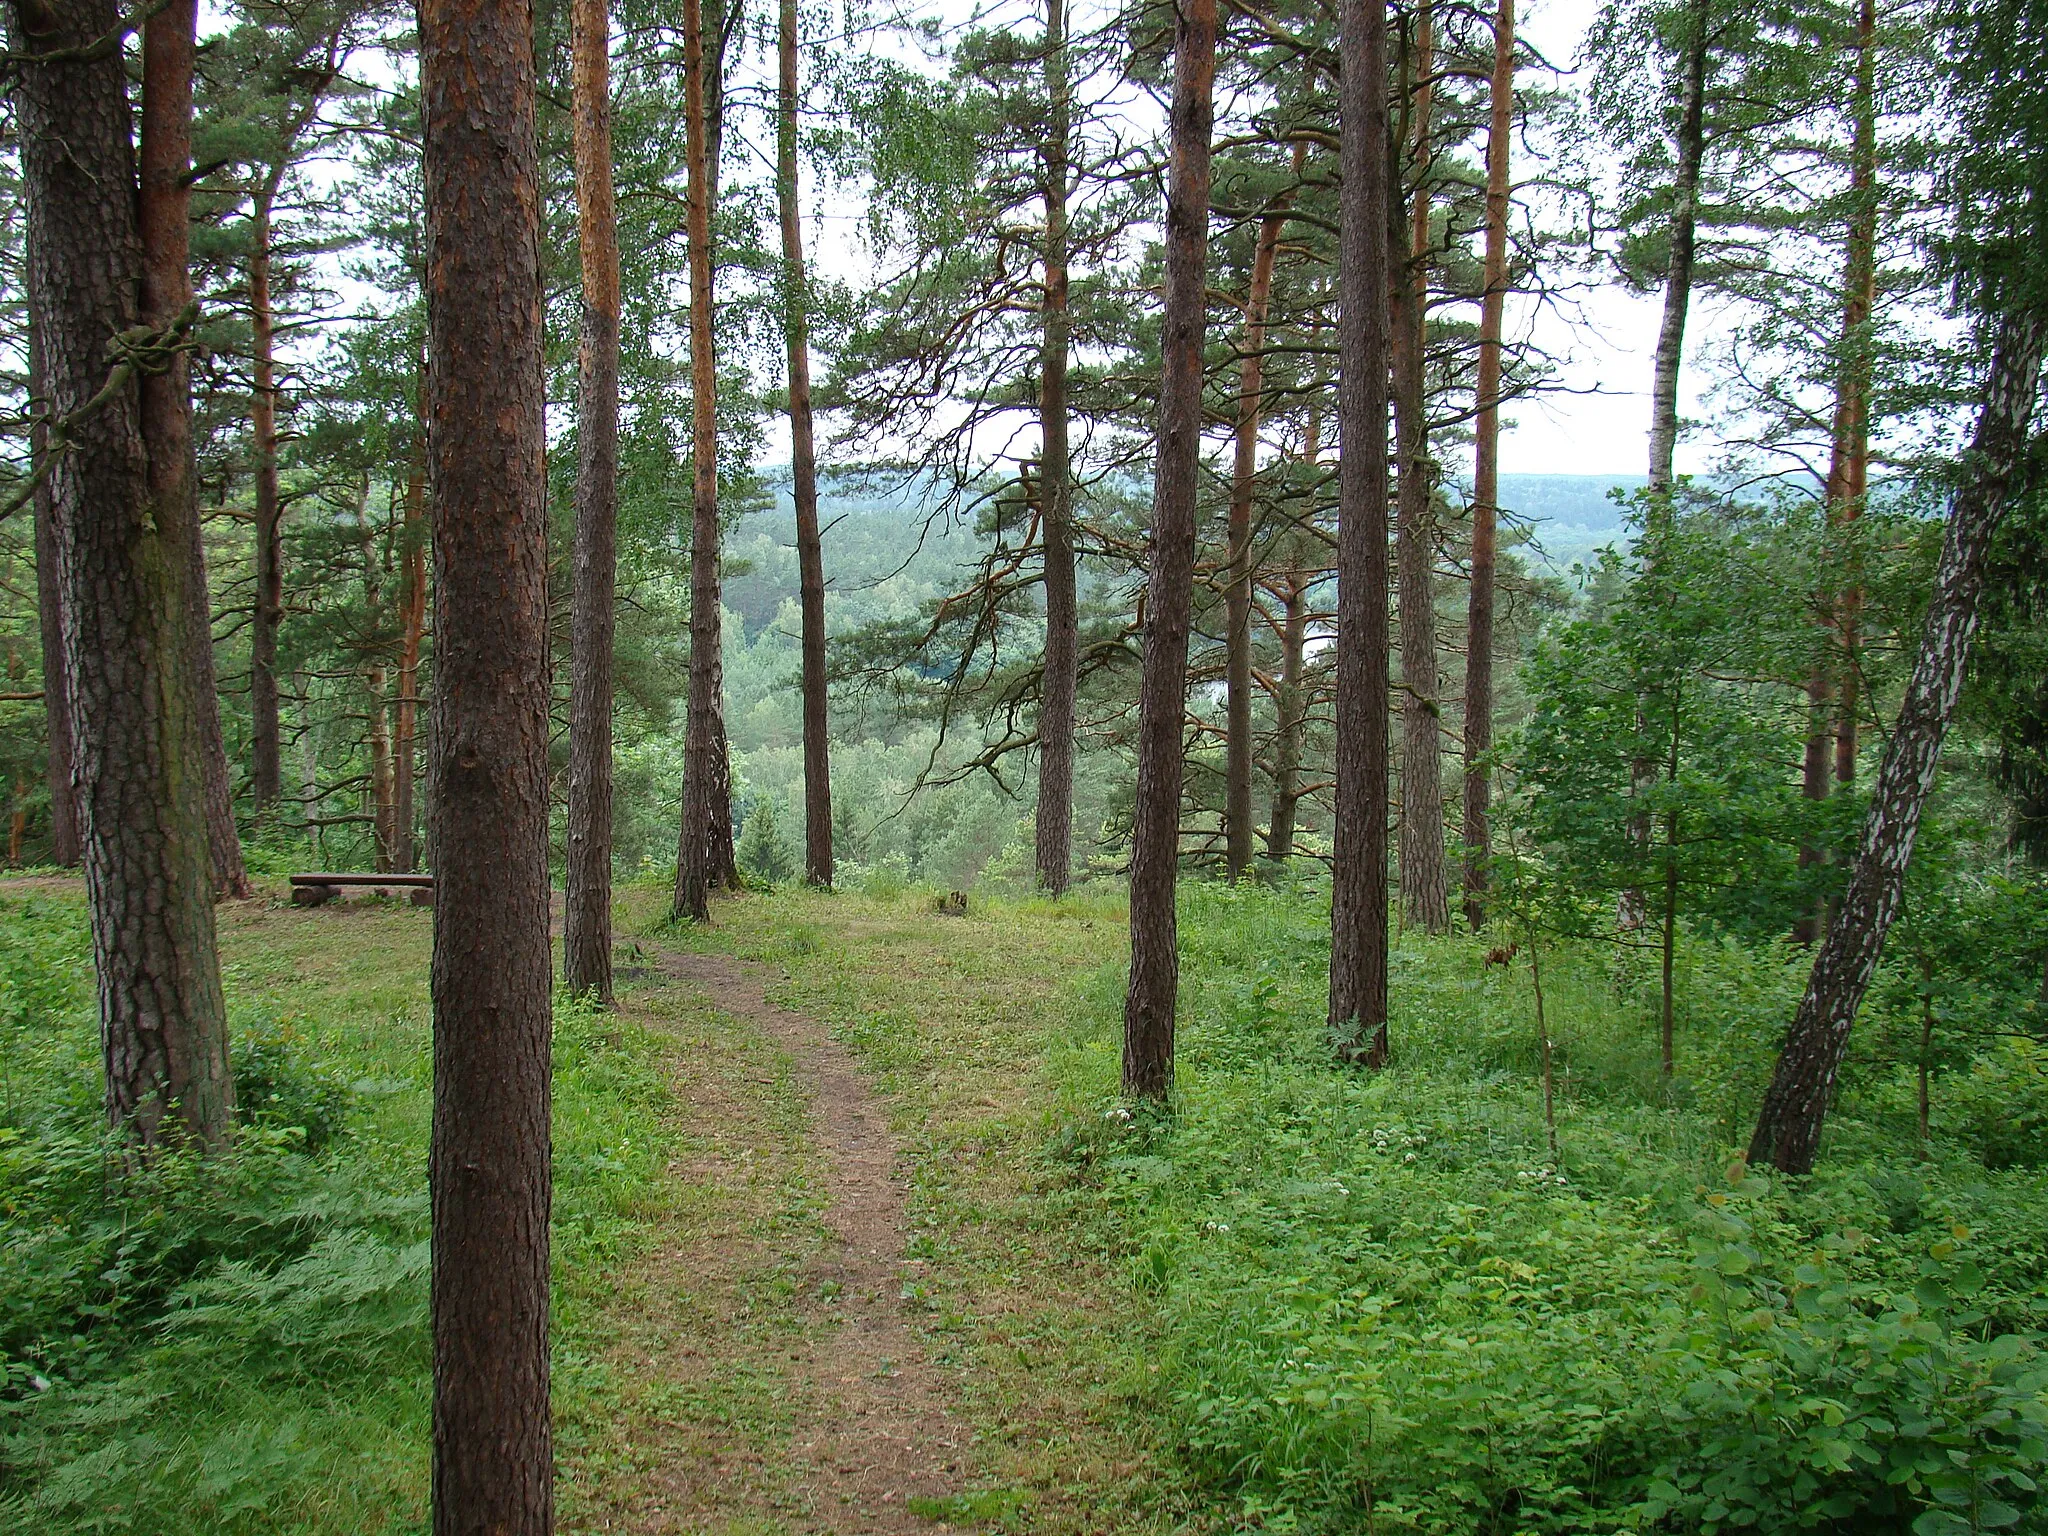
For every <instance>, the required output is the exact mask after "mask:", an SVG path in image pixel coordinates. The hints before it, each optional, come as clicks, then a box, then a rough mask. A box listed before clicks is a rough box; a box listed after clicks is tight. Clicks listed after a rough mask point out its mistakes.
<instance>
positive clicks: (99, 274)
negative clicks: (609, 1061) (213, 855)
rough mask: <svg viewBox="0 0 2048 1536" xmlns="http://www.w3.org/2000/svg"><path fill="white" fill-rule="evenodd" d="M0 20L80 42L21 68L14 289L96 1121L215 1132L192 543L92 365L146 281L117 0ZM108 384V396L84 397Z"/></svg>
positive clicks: (111, 386) (53, 39)
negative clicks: (22, 278)
mask: <svg viewBox="0 0 2048 1536" xmlns="http://www.w3.org/2000/svg"><path fill="white" fill-rule="evenodd" d="M167 14H168V13H166V15H167ZM190 16H191V12H190V10H189V9H187V10H186V11H185V13H184V17H185V19H186V21H187V22H189V19H190ZM158 19H162V18H161V17H160V18H158ZM8 21H9V31H10V34H11V36H10V44H11V46H12V48H13V50H14V51H15V52H16V53H17V54H41V53H55V52H59V51H70V52H73V53H74V56H73V57H71V58H68V59H65V60H61V61H56V62H49V63H36V62H33V61H29V60H24V61H22V62H20V63H18V64H17V65H16V66H15V67H16V69H17V70H18V71H19V73H18V74H17V76H16V80H17V85H16V87H15V91H14V101H15V110H16V112H17V113H18V114H19V133H20V138H19V144H20V155H21V168H22V180H23V184H24V187H25V189H26V192H27V203H28V231H27V242H26V254H27V272H28V297H29V304H30V307H31V309H32V310H33V312H34V313H35V315H36V318H37V323H38V335H39V341H40V344H41V352H42V364H43V375H44V379H45V390H46V398H47V401H48V412H49V414H50V415H51V417H52V418H53V419H54V420H55V421H56V422H57V423H58V427H57V428H56V429H53V430H52V431H51V433H50V441H49V448H48V451H49V452H50V453H52V454H53V455H55V456H56V459H55V462H54V464H53V465H52V467H51V472H50V476H49V485H50V493H51V510H52V517H51V522H52V531H53V539H52V543H53V544H54V546H55V547H54V551H53V553H54V560H53V562H52V563H53V565H54V568H55V571H56V573H57V579H58V584H59V589H60V591H61V594H62V604H63V615H62V631H63V649H64V652H65V659H66V661H67V663H68V664H69V666H70V669H71V687H70V701H71V703H72V705H73V726H74V732H75V735H74V748H75V751H76V754H77V756H76V762H75V764H74V773H75V782H76V785H77V788H78V813H79V820H80V832H81V837H82V842H83V862H84V865H85V886H86V899H87V905H88V909H89V912H90V915H91V926H92V942H93V962H94V972H95V975H96V977H97V979H98V984H99V1005H100V1044H101V1055H102V1060H103V1062H104V1064H105V1068H106V1108H107V1118H108V1120H109V1122H110V1123H111V1124H113V1125H115V1126H118V1127H125V1128H127V1129H129V1130H131V1131H132V1132H133V1133H134V1134H135V1135H137V1136H138V1137H140V1138H141V1139H142V1140H143V1141H144V1142H150V1141H154V1140H156V1139H157V1138H158V1137H159V1135H161V1134H163V1133H164V1132H165V1130H166V1129H167V1127H166V1126H165V1125H164V1121H165V1119H166V1117H167V1116H170V1115H173V1114H175V1116H176V1117H177V1121H178V1122H179V1124H180V1127H181V1130H182V1133H183V1134H184V1135H186V1136H188V1137H190V1138H191V1139H192V1140H194V1141H196V1142H198V1143H199V1144H201V1145H217V1144H219V1143H220V1142H222V1141H224V1140H225V1139H226V1137H227V1135H228V1132H229V1128H230V1125H231V1123H232V1117H233V1111H234V1088H233V1081H232V1079H231V1077H230V1076H229V1071H228V1053H227V1014H226V1009H225V1006H224V1004H223V1001H222V997H221V985H220V965H219V960H218V957H217V954H216V951H215V947H214V920H213V901H212V889H211V885H212V882H211V864H210V854H209V850H208V847H207V835H206V821H205V814H204V807H203V806H202V804H201V794H202V791H203V787H204V776H203V771H202V769H201V766H200V762H199V755H200V744H199V728H198V711H197V707H196V703H195V701H194V698H193V692H194V686H193V678H192V676H191V671H190V666H191V658H192V647H191V646H190V645H189V644H188V643H187V640H188V630H187V613H188V608H187V603H186V580H187V563H186V558H185V553H186V551H185V545H184V544H183V542H182V541H181V539H180V537H179V533H180V530H178V529H176V528H174V527H171V526H167V524H168V521H169V520H168V519H159V517H158V516H157V515H156V508H155V505H154V503H153V499H152V485H151V470H152V465H151V459H150V453H149V448H148V445H147V444H146V442H145V439H144V436H143V411H142V403H141V391H140V389H139V387H138V386H137V384H136V382H135V380H134V371H135V370H134V369H133V368H132V367H130V366H129V365H127V364H123V365H121V366H120V367H119V368H117V369H116V371H115V374H114V376H113V377H111V378H110V376H109V370H108V357H107V342H108V338H109V337H112V336H119V335H121V334H122V333H124V332H130V333H131V334H132V332H131V328H132V327H135V326H136V325H137V324H138V321H139V320H140V318H141V317H140V316H139V315H138V313H137V299H138V295H139V294H140V292H141V287H142V240H141V235H140V232H139V230H138V228H137V198H136V166H135V160H134V158H133V155H132V151H131V142H130V138H129V116H128V83H127V78H126V73H125V70H124V67H123V63H122V59H121V55H120V53H119V52H118V51H111V52H108V53H105V54H97V55H95V54H94V53H92V52H90V51H89V50H88V45H90V44H92V43H94V42H95V41H97V40H98V39H100V38H102V37H105V36H107V35H108V34H110V33H111V32H113V31H114V29H115V27H116V26H117V24H118V18H117V16H116V13H115V8H114V6H113V4H112V3H111V0H61V3H53V4H33V3H27V0H13V3H12V4H10V5H9V7H8ZM168 24H170V25H176V22H175V21H172V22H170V23H168ZM78 53H83V54H84V56H83V57H78V56H76V54H78ZM103 387H104V388H105V389H106V390H107V394H106V397H105V399H104V401H103V403H102V404H101V405H100V406H99V407H98V408H97V409H94V410H92V411H89V412H87V411H84V410H83V407H85V406H86V405H87V403H88V402H89V401H92V400H93V399H94V398H95V397H96V396H100V395H101V392H102V390H103ZM74 416H76V418H77V419H67V418H73V417H74Z"/></svg>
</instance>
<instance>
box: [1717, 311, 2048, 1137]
mask: <svg viewBox="0 0 2048 1536" xmlns="http://www.w3.org/2000/svg"><path fill="white" fill-rule="evenodd" d="M2044 329H2048V327H2044V324H2043V321H2042V317H2041V316H2039V315H2037V314H2033V313H2026V312H2022V313H2019V314H2010V315H2005V316H2001V317H2000V318H1999V320H1998V322H1997V326H1996V333H1995V337H1994V340H1993V345H1992V353H1991V366H1990V370H1989V374H1988V377H1987V378H1986V381H1985V385H1984V400H1983V404H1982V406H1981V408H1980V410H1979V413H1978V417H1977V431H1976V436H1975V440H1974V441H1973V442H1972V444H1971V448H1970V454H1969V457H1968V460H1967V461H1966V470H1965V473H1966V479H1965V480H1964V482H1963V484H1962V485H1961V487H1960V488H1959V489H1958V491H1957V493H1956V497H1955V503H1954V506H1953V508H1952V510H1951V511H1950V513H1949V521H1948V531H1947V534H1946V536H1945V537H1944V539H1943V541H1942V548H1941V561H1940V564H1939V565H1938V566H1937V567H1936V569H1935V575H1934V595H1933V598H1932V600H1931V601H1930V603H1929V604H1928V608H1927V619H1926V623H1925V625H1924V627H1923V628H1922V630H1921V634H1920V649H1919V653H1918V655H1917V656H1916V657H1915V659H1914V663H1913V675H1912V678H1911V680H1910V681H1909V682H1908V683H1907V685H1906V696H1905V699H1904V700H1903V702H1902V703H1901V704H1900V706H1899V718H1898V723H1897V724H1896V725H1895V726H1894V727H1893V728H1892V735H1891V741H1890V743H1889V744H1888V745H1887V746H1886V748H1885V754H1884V763H1883V766H1882V767H1881V768H1880V769H1879V770H1878V776H1877V783H1876V785H1875V786H1874V787H1873V788H1872V791H1871V798H1870V810H1869V812H1868V814H1867V815H1866V816H1865V818H1864V822H1863V837H1862V841H1861V844H1860V845H1859V847H1858V849H1857V853H1856V862H1855V865H1854V866H1853V868H1852V869H1851V871H1850V874H1849V885H1848V889H1847V890H1846V891H1845V892H1844V893H1843V895H1842V901H1841V905H1840V906H1839V907H1838V908H1837V909H1836V912H1835V916H1834V921H1833V922H1832V923H1831V924H1830V925H1829V927H1828V932H1827V937H1826V938H1825V939H1823V940H1822V941H1821V947H1820V953H1819V954H1818V955H1817V956H1816V957H1815V959H1814V962H1813V971H1812V974H1811V975H1810V976H1809V977H1808V978H1807V982H1806V992H1805V995H1804V996H1802V997H1801V998H1800V1000H1799V1008H1798V1010H1797V1012H1795V1013H1794V1014H1793V1016H1792V1026H1791V1028H1790V1030H1789V1031H1788V1032H1787V1034H1786V1036H1785V1045H1784V1049H1783V1050H1782V1051H1781V1052H1780V1054H1779V1056H1778V1065H1777V1069H1776V1071H1775V1072H1774V1073H1773V1075H1772V1078H1771V1086H1770V1089H1769V1091H1768V1092H1766V1093H1765V1095H1764V1102H1763V1107H1762V1109H1761V1111H1760V1112H1759V1113H1758V1115H1757V1122H1756V1131H1755V1134H1754V1135H1752V1136H1751V1137H1750V1142H1749V1158H1750V1161H1751V1162H1766V1161H1768V1162H1771V1163H1774V1164H1775V1165H1776V1166H1777V1167H1778V1168H1780V1169H1782V1170H1783V1171H1784V1172H1786V1173H1808V1172H1811V1171H1812V1168H1813V1160H1814V1155H1815V1153H1816V1152H1817V1151H1818V1149H1819V1146H1820V1135H1821V1128H1822V1125H1823V1124H1824V1122H1825V1121H1826V1118H1827V1110H1828V1101H1829V1099H1830V1098H1831V1097H1832V1096H1833V1093H1834V1087H1835V1079H1836V1076H1837V1074H1838V1073H1839V1072H1840V1071H1841V1066H1842V1059H1843V1057H1844V1056H1845V1055H1846V1054H1847V1052H1848V1048H1849V1031H1850V1028H1851V1026H1852V1025H1853V1024H1854V1023H1855V1021H1856V1010H1857V1008H1858V1007H1859V1006H1860V1005H1861V1004H1862V1002H1863V994H1864V992H1865V991H1866V990H1867V989H1868V988H1869V986H1870V978H1871V976H1872V974H1873V973H1874V972H1875V971H1876V969H1877V962H1878V958H1879V956H1880V955H1881V954H1882V953H1883V950H1884V940H1885V934H1886V932H1887V930H1889V929H1890V927H1891V924H1892V920H1893V919H1894V918H1896V917H1897V916H1898V912H1899V903H1900V901H1901V899H1902V897H1903V896H1904V893H1905V887H1906V869H1907V866H1908V864H1909V863H1910V862H1911V860H1912V857H1913V839H1914V836H1915V834H1916V833H1917V832H1918V830H1919V826H1920V812H1921V809H1922V807H1923V806H1924V805H1925V804H1926V801H1927V796H1928V793H1929V791H1930V790H1931V789H1932V788H1933V786H1934V775H1935V769H1936V768H1937V766H1938V765H1939V764H1940V761H1941V745H1942V740H1943V738H1944V737H1945V736H1946V735H1947V733H1948V724H1949V719H1950V717H1951V715H1952V714H1953V713H1954V711H1955V704H1956V699H1957V696H1958V695H1959V694H1960V693H1961V692H1962V686H1963V675H1964V671H1965V669H1966V668H1967V666H1968V663H1969V659H1970V642H1971V640H1972V638H1973V637H1974V635H1975V633H1976V628H1977V618H1978V608H1979V601H1980V599H1981V598H1982V596H1983V589H1984V559H1985V553H1986V551H1987V550H1988V549H1989V548H1990V544H1991V539H1992V536H1993V535H1994V534H1995V533H1996V532H1997V530H1998V524H1999V521H2000V519H2001V518H2002V517H2003V516H2004V514H2005V509H2006V505H2007V493H2008V491H2009V490H2010V488H2011V485H2012V482H2013V479H2014V477H2015V475H2016V473H2017V471H2018V468H2019V465H2020V463H2021V461H2022V459H2023V458H2024V456H2025V454H2026V448H2027V431H2028V425H2029V423H2030V421H2031V420H2032V417H2033V410H2034V397H2035V394H2036V393H2037V391H2038V390H2039V388H2040V375H2041V346H2042V337H2043V333H2044Z"/></svg>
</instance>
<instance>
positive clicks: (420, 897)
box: [407, 885, 434, 907]
mask: <svg viewBox="0 0 2048 1536" xmlns="http://www.w3.org/2000/svg"><path fill="white" fill-rule="evenodd" d="M407 900H409V901H410V902H411V903H412V904H413V905H414V906H416V907H431V906H432V905H433V904H434V888H433V887H432V886H431V885H416V886H414V887H413V888H412V892H411V894H410V895H409V896H408V897H407Z"/></svg>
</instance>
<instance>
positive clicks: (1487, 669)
mask: <svg viewBox="0 0 2048 1536" xmlns="http://www.w3.org/2000/svg"><path fill="white" fill-rule="evenodd" d="M1514 126H1515V3H1514V0H1500V3H1499V6H1498V8H1497V9H1496V11H1495V13H1494V18H1493V79H1492V85H1491V88H1490V101H1489V118H1488V123H1487V131H1486V271H1485V282H1486V291H1485V293H1484V294H1483V295H1482V297H1481V299H1480V303H1479V382H1478V398H1477V400H1476V401H1475V402H1474V403H1475V405H1476V407H1477V415H1476V418H1475V419H1474V421H1473V424H1472V435H1473V440H1474V449H1473V456H1472V553H1471V562H1472V572H1471V576H1472V584H1471V589H1470V591H1469V592H1468V593H1467V595H1466V603H1465V761H1464V770H1465V786H1464V826H1463V836H1464V841H1465V921H1466V922H1468V923H1470V924H1471V925H1472V926H1473V927H1474V928H1477V927H1479V926H1480V924H1482V923H1483V922H1485V921H1486V907H1485V896H1486V860H1487V855H1488V853H1489V851H1490V850H1491V847H1492V832H1491V829H1490V825H1489V817H1490V813H1491V800H1492V785H1491V783H1490V775H1489V773H1488V770H1487V766H1486V754H1487V753H1489V752H1491V751H1492V750H1493V583H1494V564H1495V561H1496V558H1497V556H1498V533H1499V523H1500V365H1501V357H1500V352H1501V311H1502V309H1503V307H1504V306H1505V304H1506V301H1507V290H1508V156H1509V154H1510V153H1511V151H1512V147H1513V134H1514Z"/></svg>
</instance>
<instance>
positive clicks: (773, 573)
mask: <svg viewBox="0 0 2048 1536" xmlns="http://www.w3.org/2000/svg"><path fill="white" fill-rule="evenodd" d="M764 479H765V480H766V481H767V483H768V485H769V486H770V487H771V488H772V490H773V494H774V500H773V502H772V503H771V504H770V505H767V506H764V507H762V508H761V509H760V510H758V511H754V512H749V513H746V514H744V515H743V516H742V517H741V518H740V519H739V524H738V526H737V528H735V530H734V531H733V535H732V539H731V542H730V543H729V545H728V546H727V575H726V581H725V602H726V606H727V607H728V608H730V609H731V610H732V611H733V612H734V613H736V614H738V615H739V616H740V618H741V619H742V620H743V621H744V622H745V624H746V632H747V637H748V638H749V639H752V638H753V637H755V636H756V635H758V634H759V632H760V631H761V629H762V628H763V627H764V626H766V625H768V624H771V623H773V622H774V620H775V618H776V615H777V614H778V613H779V612H780V611H781V608H782V605H783V603H784V602H793V601H794V600H795V598H796V591H797V571H796V549H795V546H794V544H793V543H792V542H791V540H792V537H793V534H792V529H793V526H794V524H793V519H794V515H795V512H794V507H793V506H792V504H791V501H790V496H789V484H788V471H787V469H786V467H784V466H780V465H778V466H774V467H772V468H770V469H769V470H768V471H767V472H766V473H765V475H764ZM1644 483H1645V482H1644V479H1643V477H1642V476H1640V475H1512V474H1508V475H1502V476H1501V477H1500V500H1501V506H1502V508H1503V510H1504V511H1505V512H1506V513H1507V514H1508V516H1509V517H1510V519H1512V520H1513V521H1514V522H1515V523H1516V524H1517V525H1521V524H1526V525H1527V530H1528V537H1529V539H1530V541H1531V542H1533V543H1534V545H1535V546H1536V548H1537V549H1538V550H1539V551H1540V552H1541V553H1542V555H1543V556H1544V557H1545V558H1547V559H1548V560H1549V561H1550V562H1552V563H1553V564H1555V565H1557V566H1559V567H1569V566H1570V565H1571V563H1572V562H1573V561H1575V560H1582V559H1584V558H1585V557H1586V556H1587V555H1588V554H1590V553H1591V552H1592V551H1593V550H1595V549H1598V548H1599V547H1600V546H1601V545H1603V544H1607V543H1611V542H1613V541H1614V540H1616V539H1618V538H1620V537H1621V536H1622V533H1623V529H1624V524H1623V520H1622V505H1621V503H1620V502H1619V501H1618V500H1616V493H1617V492H1620V493H1627V492H1630V491H1634V490H1637V489H1640V488H1641V487H1642V485H1643V484H1644ZM819 489H820V501H821V505H822V517H823V519H824V521H825V523H826V524H827V525H828V531H827V533H826V535H825V541H824V542H825V561H826V580H827V582H828V591H829V593H830V596H829V597H828V599H827V606H828V608H829V609H830V610H831V611H832V618H833V622H834V625H835V627H837V626H839V625H846V624H857V623H864V622H867V621H869V620H872V619H877V618H894V617H900V616H902V615H904V614H906V613H909V612H911V611H913V610H915V609H916V608H917V607H918V606H919V605H920V604H922V603H923V602H924V601H926V600H927V599H929V598H932V597H936V596H939V595H941V593H942V591H944V590H948V589H950V587H951V585H952V583H953V582H954V581H955V580H956V579H960V578H962V577H964V574H965V568H966V566H967V565H968V564H970V563H971V562H972V561H973V559H974V557H975V554H976V551H977V549H978V548H979V545H978V543H977V540H976V537H975V534H974V532H973V530H972V528H971V527H967V526H963V525H962V524H961V523H960V522H959V521H958V520H947V519H944V518H935V519H928V518H927V515H926V513H927V505H928V504H927V503H926V501H925V500H924V499H923V498H922V497H921V496H920V495H919V492H918V490H917V488H916V487H914V486H913V487H903V488H897V489H890V488H886V487H877V486H873V485H870V484H866V483H862V482H857V481H854V480H851V479H835V478H827V479H826V480H825V482H824V483H823V484H822V485H821V486H820V488H819ZM793 628H794V626H792V629H793Z"/></svg>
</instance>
